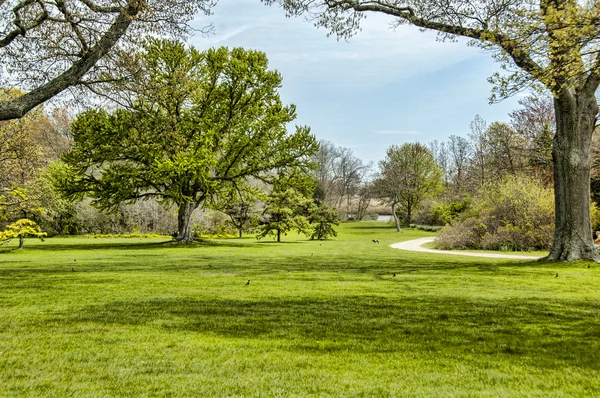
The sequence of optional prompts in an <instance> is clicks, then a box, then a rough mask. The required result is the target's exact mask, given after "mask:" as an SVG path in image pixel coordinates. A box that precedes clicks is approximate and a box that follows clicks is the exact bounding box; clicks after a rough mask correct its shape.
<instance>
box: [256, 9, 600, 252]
mask: <svg viewBox="0 0 600 398" xmlns="http://www.w3.org/2000/svg"><path fill="white" fill-rule="evenodd" d="M263 1H265V2H266V3H279V4H282V5H283V6H284V7H285V9H286V10H287V12H288V13H289V14H292V15H299V14H302V13H310V15H311V17H312V19H313V20H314V21H315V23H316V24H317V25H318V26H324V27H327V28H329V29H330V30H331V31H332V32H333V33H335V34H337V35H339V36H341V37H349V36H350V35H352V34H354V33H355V32H357V31H358V30H359V27H360V22H361V20H362V19H363V18H364V17H365V15H366V13H381V14H386V15H389V16H392V17H394V18H396V25H401V24H410V25H413V26H416V27H419V28H422V29H426V30H433V31H437V32H439V33H440V37H441V38H442V39H447V38H449V39H452V38H456V37H457V36H461V37H466V38H469V39H472V41H471V44H473V45H478V46H480V47H482V48H484V49H486V50H491V51H493V53H494V57H495V58H496V59H497V60H498V61H500V62H501V63H502V67H503V69H504V70H508V71H511V72H512V73H509V74H508V75H500V74H499V73H496V74H495V75H494V76H492V77H491V79H490V81H491V82H492V83H495V89H494V91H493V94H492V98H491V99H492V100H496V99H498V98H503V97H507V96H509V95H512V94H514V93H515V92H517V91H519V90H521V89H522V88H524V87H529V86H531V85H538V86H541V87H544V88H545V89H546V90H548V91H549V92H551V93H552V95H553V96H554V110H555V114H556V134H555V136H554V139H553V146H552V156H553V161H554V188H555V189H554V195H555V206H556V211H555V224H556V225H555V230H554V231H555V232H554V244H553V247H552V250H551V252H550V254H549V256H548V259H549V260H566V261H572V260H577V259H590V260H595V261H600V255H599V254H598V252H597V250H596V249H595V248H594V246H593V244H592V242H593V241H592V235H591V222H590V208H589V203H588V202H589V197H590V187H589V181H590V163H591V160H590V145H591V140H592V134H593V132H594V128H595V126H596V121H597V117H598V110H599V107H598V101H597V99H596V97H595V92H596V90H597V89H598V86H599V85H600V52H599V51H598V40H599V39H600V29H598V20H600V7H598V2H597V1H577V0H539V1H524V0H521V1H517V0H515V1H508V0H498V1H481V2H471V1H461V0H449V1H429V0H322V1H314V0H263Z"/></svg>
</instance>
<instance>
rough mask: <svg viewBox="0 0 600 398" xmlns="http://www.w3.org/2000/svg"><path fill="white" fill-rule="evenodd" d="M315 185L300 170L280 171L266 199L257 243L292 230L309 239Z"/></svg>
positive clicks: (279, 237)
mask: <svg viewBox="0 0 600 398" xmlns="http://www.w3.org/2000/svg"><path fill="white" fill-rule="evenodd" d="M315 185H316V181H314V180H313V179H312V178H311V177H310V176H309V175H307V174H306V173H304V172H303V171H302V170H300V169H289V170H281V171H280V172H279V173H278V175H277V176H276V179H275V180H274V181H273V186H272V188H271V192H270V193H269V195H268V196H267V197H266V199H265V208H264V211H263V215H262V222H261V225H259V227H258V228H259V233H258V234H257V235H256V238H257V239H262V238H264V237H266V236H273V237H276V238H277V242H281V234H284V235H286V234H287V233H288V232H289V231H291V230H296V231H298V233H303V234H305V235H308V234H309V233H310V225H309V221H308V217H307V216H308V214H309V213H310V208H311V207H312V206H314V203H313V201H312V199H311V196H312V194H313V193H314V189H315Z"/></svg>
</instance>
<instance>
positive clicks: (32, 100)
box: [0, 0, 143, 120]
mask: <svg viewBox="0 0 600 398" xmlns="http://www.w3.org/2000/svg"><path fill="white" fill-rule="evenodd" d="M142 3H143V2H142V1H135V0H130V1H129V6H128V7H126V8H122V9H121V12H120V13H119V15H118V16H117V18H116V19H115V21H114V22H113V24H112V25H111V27H110V28H109V29H108V30H107V31H106V33H105V34H104V35H103V36H102V37H101V38H100V40H99V41H98V42H97V43H96V45H94V46H93V47H91V48H90V49H89V51H88V52H87V53H86V54H85V55H84V56H83V57H82V58H81V59H80V60H78V61H76V62H75V63H73V65H72V66H71V67H70V68H69V69H67V70H66V71H65V72H63V73H62V74H60V75H58V76H57V77H55V78H54V79H52V80H50V81H49V82H47V83H46V84H44V85H42V86H40V87H38V88H36V89H34V90H32V91H31V92H29V93H27V94H25V95H22V96H21V97H18V98H15V99H13V100H10V101H3V102H0V120H9V119H16V118H20V117H23V116H24V115H25V114H26V113H27V112H29V111H30V110H31V109H33V108H35V107H36V106H37V105H39V104H41V103H43V102H44V101H47V100H49V99H50V98H52V97H54V96H55V95H57V94H59V93H60V92H62V91H64V90H65V89H67V88H68V87H70V86H73V85H76V84H78V83H79V81H80V79H81V78H82V77H83V75H85V74H86V73H87V72H88V71H89V70H90V69H91V68H92V67H93V66H94V65H95V64H96V62H97V61H98V60H99V59H101V58H102V57H104V56H105V55H106V54H107V53H108V52H109V51H110V49H111V48H112V47H113V46H114V45H115V44H116V43H117V41H118V40H119V39H120V38H121V36H123V34H125V32H126V31H127V28H129V26H130V25H131V23H132V22H133V20H134V17H135V16H136V15H137V14H138V13H139V12H140V10H141V8H142Z"/></svg>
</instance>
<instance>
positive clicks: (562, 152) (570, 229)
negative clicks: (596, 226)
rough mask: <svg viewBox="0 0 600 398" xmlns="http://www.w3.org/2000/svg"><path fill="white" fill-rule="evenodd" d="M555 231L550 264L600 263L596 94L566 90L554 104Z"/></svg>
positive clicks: (549, 257)
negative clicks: (594, 194) (594, 188)
mask: <svg viewBox="0 0 600 398" xmlns="http://www.w3.org/2000/svg"><path fill="white" fill-rule="evenodd" d="M554 109H555V112H556V135H555V136H554V142H553V146H552V158H553V161H554V199H555V229H554V244H553V247H552V250H551V252H550V254H549V256H548V257H547V259H548V260H561V261H574V260H579V259H585V260H593V261H596V262H600V256H599V255H598V251H597V250H596V249H595V248H594V245H593V238H592V227H591V220H590V165H591V160H590V159H591V156H590V147H591V141H592V134H593V132H594V128H595V124H596V116H597V114H598V104H597V102H596V99H595V97H594V93H593V92H590V93H585V92H576V91H575V90H573V89H564V90H563V91H562V92H561V94H560V95H559V96H558V97H556V98H555V100H554Z"/></svg>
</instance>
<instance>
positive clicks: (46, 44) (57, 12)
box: [0, 0, 215, 120]
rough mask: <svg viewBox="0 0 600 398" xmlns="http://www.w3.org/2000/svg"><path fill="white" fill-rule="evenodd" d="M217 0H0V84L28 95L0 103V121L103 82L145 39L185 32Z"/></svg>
mask: <svg viewBox="0 0 600 398" xmlns="http://www.w3.org/2000/svg"><path fill="white" fill-rule="evenodd" d="M214 3H215V0H2V1H0V68H1V69H2V72H0V85H3V86H5V87H7V86H8V85H9V84H10V85H16V87H19V88H20V89H23V90H27V92H26V93H24V95H21V96H19V97H17V98H9V99H6V98H5V99H1V100H0V120H9V119H16V118H20V117H23V116H24V115H25V114H27V112H29V111H30V110H31V109H33V108H35V107H36V106H37V105H39V104H41V103H43V102H45V101H47V100H49V99H50V98H52V97H54V96H56V95H57V94H59V93H61V92H63V91H64V90H66V89H68V88H70V87H86V86H90V85H93V84H94V83H97V82H99V81H103V80H105V78H104V77H103V73H104V72H105V71H107V70H110V69H111V68H112V65H113V64H114V55H115V54H116V53H117V52H119V51H131V49H132V48H137V47H138V46H139V43H140V38H142V37H144V36H145V35H146V34H172V35H178V36H180V35H182V34H185V33H187V32H188V31H189V30H190V27H189V26H188V25H187V22H188V21H190V20H191V19H192V18H193V17H194V14H195V13H196V12H197V11H199V10H201V11H204V12H209V11H210V8H211V6H212V5H213V4H214Z"/></svg>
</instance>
